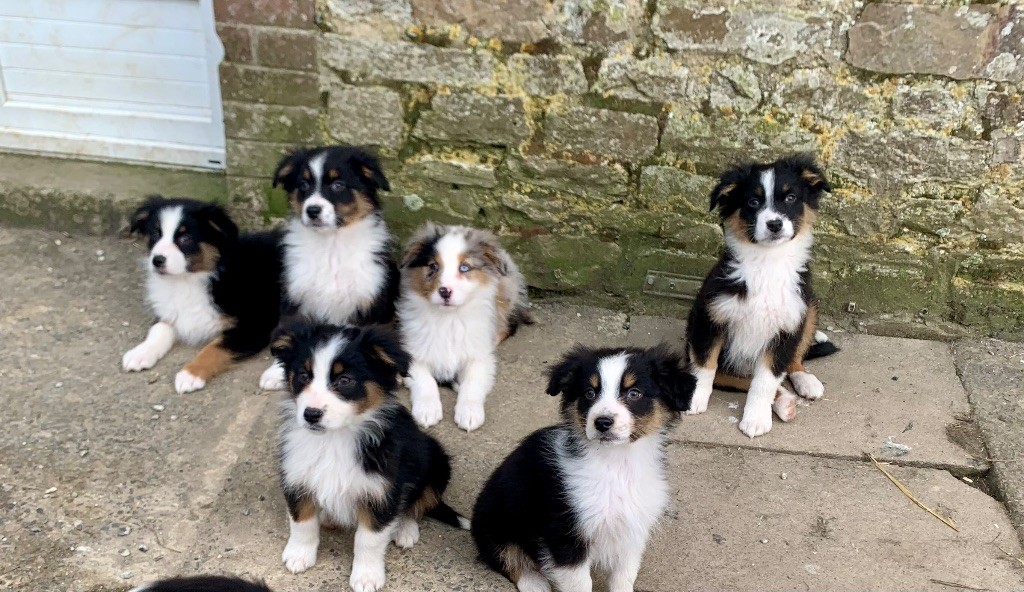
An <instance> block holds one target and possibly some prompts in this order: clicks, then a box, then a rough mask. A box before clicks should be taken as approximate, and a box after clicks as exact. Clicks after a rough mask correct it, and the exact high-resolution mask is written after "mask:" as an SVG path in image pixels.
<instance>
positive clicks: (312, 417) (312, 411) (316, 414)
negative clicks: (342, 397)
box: [302, 407, 324, 424]
mask: <svg viewBox="0 0 1024 592" xmlns="http://www.w3.org/2000/svg"><path fill="white" fill-rule="evenodd" d="M323 416H324V410H323V409H317V408H316V407H306V410H305V411H303V412H302V417H303V418H305V420H306V421H308V422H309V423H313V424H315V423H318V422H319V421H320V418H321V417H323Z"/></svg>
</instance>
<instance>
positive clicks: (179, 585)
mask: <svg viewBox="0 0 1024 592" xmlns="http://www.w3.org/2000/svg"><path fill="white" fill-rule="evenodd" d="M131 592H273V591H272V590H271V589H270V588H268V587H267V586H266V584H263V583H261V582H250V581H248V580H243V579H241V578H235V577H227V576H194V577H188V578H171V579H168V580H160V581H159V582H151V583H149V584H144V585H142V586H139V587H138V588H134V589H132V590H131Z"/></svg>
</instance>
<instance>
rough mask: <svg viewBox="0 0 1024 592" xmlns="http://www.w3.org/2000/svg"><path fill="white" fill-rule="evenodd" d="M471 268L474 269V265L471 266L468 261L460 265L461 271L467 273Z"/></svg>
mask: <svg viewBox="0 0 1024 592" xmlns="http://www.w3.org/2000/svg"><path fill="white" fill-rule="evenodd" d="M470 269H473V268H472V267H470V266H469V265H468V264H466V263H463V264H462V265H460V266H459V273H466V272H468V271H469V270H470Z"/></svg>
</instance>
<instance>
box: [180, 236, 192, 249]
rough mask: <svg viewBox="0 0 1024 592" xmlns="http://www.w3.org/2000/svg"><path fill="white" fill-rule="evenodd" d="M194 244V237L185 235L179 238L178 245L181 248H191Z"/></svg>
mask: <svg viewBox="0 0 1024 592" xmlns="http://www.w3.org/2000/svg"><path fill="white" fill-rule="evenodd" d="M193 242H194V241H193V240H192V237H191V236H189V235H187V234H183V235H181V236H179V237H178V245H179V246H182V247H191V246H192V243H193Z"/></svg>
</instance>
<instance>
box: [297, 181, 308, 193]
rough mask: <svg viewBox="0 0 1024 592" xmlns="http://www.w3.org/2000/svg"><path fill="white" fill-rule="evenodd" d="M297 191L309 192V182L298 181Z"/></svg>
mask: <svg viewBox="0 0 1024 592" xmlns="http://www.w3.org/2000/svg"><path fill="white" fill-rule="evenodd" d="M299 191H303V192H305V191H309V181H306V180H305V179H303V180H301V181H299Z"/></svg>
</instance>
